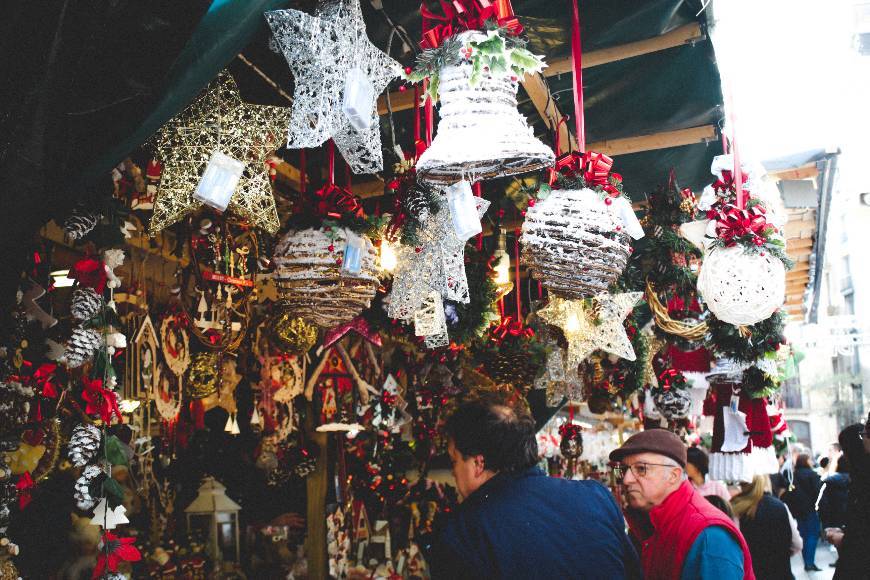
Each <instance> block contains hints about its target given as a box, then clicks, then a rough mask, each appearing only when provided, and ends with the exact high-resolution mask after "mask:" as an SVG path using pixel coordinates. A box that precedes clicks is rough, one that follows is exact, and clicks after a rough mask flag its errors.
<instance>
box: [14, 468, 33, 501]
mask: <svg viewBox="0 0 870 580" xmlns="http://www.w3.org/2000/svg"><path fill="white" fill-rule="evenodd" d="M34 487H36V484H35V483H34V481H33V477H31V476H30V472H29V471H25V472H24V473H22V474H21V476H20V477H19V478H18V481H16V482H15V489H16V491H17V492H18V509H20V510H23V509H24V508H26V507H27V506H28V505H30V502H31V501H32V500H33V495H32V494H33V488H34Z"/></svg>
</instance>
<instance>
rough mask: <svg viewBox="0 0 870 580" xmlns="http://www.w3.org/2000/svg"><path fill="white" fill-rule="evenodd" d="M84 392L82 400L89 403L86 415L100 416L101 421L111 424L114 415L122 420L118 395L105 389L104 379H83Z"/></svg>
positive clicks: (86, 407)
mask: <svg viewBox="0 0 870 580" xmlns="http://www.w3.org/2000/svg"><path fill="white" fill-rule="evenodd" d="M82 384H84V387H85V388H84V391H82V398H83V399H84V400H85V402H86V403H87V406H85V413H87V414H89V415H94V414H98V415H99V416H100V419H102V420H103V421H105V422H106V423H109V422H110V421H111V419H112V415H115V416H116V417H118V419H120V418H121V409H119V408H118V395H116V394H115V393H114V391H110V390H109V389H105V388H103V381H102V379H93V380H91V379H89V378H87V377H82Z"/></svg>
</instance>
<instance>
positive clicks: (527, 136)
mask: <svg viewBox="0 0 870 580" xmlns="http://www.w3.org/2000/svg"><path fill="white" fill-rule="evenodd" d="M458 39H459V41H460V42H461V43H463V44H465V45H468V44H469V43H474V42H482V41H485V40H486V39H487V35H486V34H484V33H482V32H477V31H470V32H463V33H462V34H460V35H458ZM474 68H475V67H474V66H473V65H472V63H471V62H468V61H462V62H460V63H459V64H448V65H446V66H443V67H442V68H441V69H440V71H439V74H438V77H439V83H438V92H439V95H440V99H439V116H440V121H439V122H438V131H437V134H436V135H435V139H434V140H433V141H432V145H431V146H430V147H429V148H428V149H427V150H426V151H425V152H424V153H423V154H422V155H421V156H420V159H419V160H418V161H417V175H418V176H419V177H420V179H422V180H424V181H429V182H438V183H454V182H456V181H459V180H461V179H467V180H469V181H477V180H481V179H493V178H497V177H504V176H508V175H517V174H520V173H528V172H530V171H537V170H538V169H543V168H545V167H551V166H552V165H553V163H554V161H555V156H554V154H553V151H552V150H550V148H549V147H547V146H546V145H544V143H542V142H541V141H540V140H539V139H537V138H536V137H535V136H534V132H533V130H532V128H531V127H530V126H529V124H528V123H527V122H526V119H525V118H524V117H523V116H522V115H521V114H520V112H519V111H518V110H517V88H518V82H519V79H518V77H517V76H516V74H515V73H514V72H512V71H511V69H510V68H509V67H507V68H506V70H505V71H504V72H500V73H495V72H492V73H490V72H486V73H484V74H482V75H481V74H479V73H476V72H475V70H474Z"/></svg>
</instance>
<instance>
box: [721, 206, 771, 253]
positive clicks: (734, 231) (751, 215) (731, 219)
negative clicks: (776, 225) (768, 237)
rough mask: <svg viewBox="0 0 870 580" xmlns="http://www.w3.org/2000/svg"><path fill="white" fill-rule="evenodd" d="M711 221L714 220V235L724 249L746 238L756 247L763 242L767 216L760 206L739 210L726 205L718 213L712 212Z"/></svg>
mask: <svg viewBox="0 0 870 580" xmlns="http://www.w3.org/2000/svg"><path fill="white" fill-rule="evenodd" d="M711 219H715V220H716V235H717V236H718V237H719V238H720V239H721V240H722V241H723V242H724V243H725V246H726V247H731V246H734V245H735V244H737V242H738V241H739V240H740V239H741V238H744V237H746V236H749V238H750V239H751V240H752V241H753V242H754V243H755V244H757V245H762V244H763V243H764V242H765V238H764V230H765V229H766V228H767V216H765V210H764V208H763V207H762V206H761V205H754V206H752V207H749V208H746V209H740V208H739V207H737V206H736V205H732V204H726V205H724V206H722V207H721V208H720V209H719V211H717V212H713V217H712V218H711Z"/></svg>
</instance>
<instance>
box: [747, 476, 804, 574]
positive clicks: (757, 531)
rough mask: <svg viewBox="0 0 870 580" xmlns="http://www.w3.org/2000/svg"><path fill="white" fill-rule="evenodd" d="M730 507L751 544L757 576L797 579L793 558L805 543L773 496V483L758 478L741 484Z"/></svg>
mask: <svg viewBox="0 0 870 580" xmlns="http://www.w3.org/2000/svg"><path fill="white" fill-rule="evenodd" d="M731 506H732V507H733V508H734V515H736V516H737V517H738V519H739V520H740V531H741V533H743V537H744V538H746V543H747V544H749V551H750V552H751V553H752V562H753V564H752V565H753V567H754V569H755V575H756V576H757V577H758V578H764V579H765V580H781V579H788V580H790V579H792V578H794V576H793V575H792V573H791V561H790V560H791V555H792V554H796V553H797V552H798V551H799V550H800V549H801V547H802V543H801V539H800V535H799V534H797V529H796V526H795V525H793V522H794V518H792V516H791V514H790V513H789V511H788V508H787V507H786V505H785V504H784V503H782V502H781V501H780V500H778V499H776V498H775V497H773V495H772V494H771V493H770V479H769V478H768V477H767V476H766V475H756V476H755V477H754V478H753V479H752V481H751V482H749V483H743V484H741V485H740V493H738V494H737V495H735V496H734V498H733V499H732V500H731ZM793 531H794V532H793ZM795 535H796V536H797V542H795V541H794V536H795Z"/></svg>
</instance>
